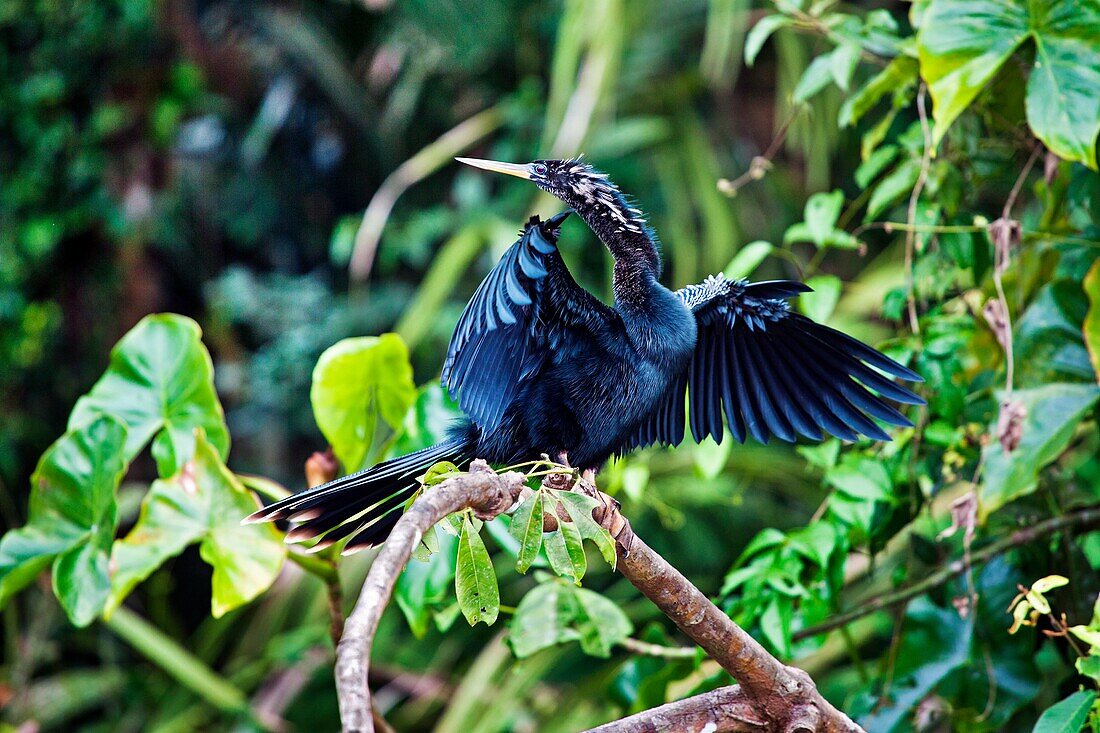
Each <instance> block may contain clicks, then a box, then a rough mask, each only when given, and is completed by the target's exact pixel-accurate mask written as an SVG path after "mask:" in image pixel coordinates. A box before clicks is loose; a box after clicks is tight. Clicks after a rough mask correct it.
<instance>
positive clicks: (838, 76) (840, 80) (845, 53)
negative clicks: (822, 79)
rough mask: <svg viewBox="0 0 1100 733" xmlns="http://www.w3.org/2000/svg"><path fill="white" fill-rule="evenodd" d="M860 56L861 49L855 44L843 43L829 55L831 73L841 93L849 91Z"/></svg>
mask: <svg viewBox="0 0 1100 733" xmlns="http://www.w3.org/2000/svg"><path fill="white" fill-rule="evenodd" d="M859 55H860V47H859V46H858V45H857V44H855V43H842V44H840V45H839V46H837V47H836V49H835V50H834V51H833V52H832V53H830V54H829V71H830V73H831V74H832V77H833V81H835V82H836V85H837V86H838V87H840V89H841V91H845V92H846V91H848V86H849V85H850V84H851V83H852V74H853V73H854V72H855V70H856V65H857V64H859Z"/></svg>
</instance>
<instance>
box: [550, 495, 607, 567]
mask: <svg viewBox="0 0 1100 733" xmlns="http://www.w3.org/2000/svg"><path fill="white" fill-rule="evenodd" d="M558 497H559V498H560V499H561V502H562V504H563V505H564V506H565V511H566V512H568V513H569V517H570V518H571V519H572V520H573V524H574V525H575V526H576V527H577V530H578V531H579V532H580V533H581V537H582V538H584V539H586V540H589V541H591V542H592V543H593V544H594V545H596V549H598V550H599V551H600V554H601V555H603V559H604V560H606V561H607V564H608V565H610V566H611V567H612V568H613V569H614V567H615V560H616V559H617V558H616V556H615V540H614V539H612V537H611V533H610V532H608V531H607V530H606V529H604V528H603V527H601V526H600V525H599V524H597V523H596V520H595V519H593V518H592V510H593V509H595V508H596V507H598V506H600V502H598V501H596V500H595V499H593V498H592V497H591V496H587V495H585V494H580V493H578V492H576V491H560V492H558Z"/></svg>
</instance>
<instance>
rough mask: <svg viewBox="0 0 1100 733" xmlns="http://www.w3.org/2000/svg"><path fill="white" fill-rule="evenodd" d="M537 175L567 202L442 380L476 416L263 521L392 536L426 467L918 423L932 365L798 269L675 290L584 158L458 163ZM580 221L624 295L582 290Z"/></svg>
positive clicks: (472, 314) (841, 433)
mask: <svg viewBox="0 0 1100 733" xmlns="http://www.w3.org/2000/svg"><path fill="white" fill-rule="evenodd" d="M458 160H459V161H461V162H463V163H466V164H467V165H472V166H475V167H477V168H483V169H485V170H490V171H496V172H498V173H505V174H508V175H512V176H518V177H520V178H524V179H526V180H529V181H531V182H532V183H534V184H535V185H536V186H538V187H539V188H541V189H543V190H544V191H547V192H549V193H551V194H553V195H554V196H556V197H557V198H559V199H561V200H562V201H563V202H565V204H567V205H568V206H569V207H570V209H569V210H567V211H566V212H564V213H561V214H558V215H557V216H554V217H551V218H550V219H548V220H546V221H541V220H540V219H539V218H538V217H532V218H531V220H530V221H528V222H527V224H526V226H525V227H524V228H523V231H522V232H521V233H520V237H519V240H518V241H517V242H516V243H515V244H513V245H512V246H511V248H509V249H508V251H507V252H505V253H504V256H503V257H501V259H500V261H499V262H498V263H497V265H496V266H495V267H494V268H493V270H492V271H491V272H490V273H489V274H488V276H487V277H486V278H485V280H484V281H483V282H482V283H481V285H480V286H479V287H478V289H477V291H476V292H475V293H474V295H473V298H472V299H471V300H470V302H469V304H468V305H467V306H466V310H465V312H464V313H463V314H462V317H461V318H460V319H459V321H458V325H457V326H456V327H455V331H454V335H453V336H452V338H451V343H450V347H449V349H448V351H447V357H446V360H445V361H444V364H443V373H442V382H443V384H444V386H446V388H447V389H448V390H449V391H450V393H451V394H452V396H454V397H455V398H456V399H457V401H458V404H459V406H460V407H461V409H462V411H463V413H465V416H466V417H465V419H464V420H462V421H461V422H460V424H458V425H456V426H454V427H453V428H452V429H451V431H450V434H449V435H450V437H449V439H448V440H446V441H445V442H443V443H440V444H439V445H436V446H433V447H431V448H426V449H424V450H422V451H418V452H416V453H411V454H409V455H406V456H401V457H399V458H394V459H392V460H389V461H385V462H384V463H380V464H378V465H377V466H375V467H373V468H369V469H367V470H365V471H361V472H359V473H356V474H352V475H350V476H345V477H343V478H339V479H336V480H335V481H331V482H329V483H327V484H324V485H322V486H318V487H317V488H314V489H310V490H308V491H305V492H302V493H300V494H296V495H294V496H291V497H288V498H287V499H284V500H282V501H280V502H278V503H275V504H272V505H271V506H268V507H266V508H264V509H262V510H260V511H258V512H256V513H255V514H253V515H252V516H251V517H250V518H249V520H251V521H265V520H275V519H288V520H290V521H291V523H293V524H294V525H296V526H295V527H294V528H293V529H292V530H291V531H290V533H289V535H288V540H292V541H293V540H304V539H310V538H320V540H319V543H318V545H316V547H327V546H329V545H331V544H333V543H335V542H338V541H340V540H343V539H345V538H349V537H350V539H349V541H348V543H347V545H346V548H345V552H347V551H350V550H355V549H361V548H363V547H368V546H371V545H376V544H379V543H381V542H383V541H384V540H385V539H386V536H387V535H388V534H389V532H390V530H391V529H392V528H393V525H394V524H395V523H396V522H397V519H398V517H399V516H400V511H401V508H402V506H403V505H404V503H405V501H406V500H407V499H408V497H409V496H410V495H411V493H412V492H413V491H414V490H415V489H416V488H417V486H418V485H419V484H418V480H417V477H418V476H420V475H421V474H422V473H424V471H425V470H426V469H428V468H429V467H430V466H432V465H433V464H435V463H437V462H440V461H451V462H453V463H455V464H456V465H459V466H461V465H463V464H464V463H466V462H468V461H470V460H472V459H473V458H484V459H486V460H488V461H490V462H495V463H502V464H503V463H519V462H521V461H527V460H532V459H537V458H538V457H539V456H541V455H543V454H546V455H549V456H551V457H553V458H554V459H555V460H557V461H558V462H560V463H564V464H566V465H568V466H571V467H575V468H577V469H579V470H581V471H583V472H585V473H586V474H587V475H588V477H589V478H591V476H592V475H593V474H594V472H595V471H596V470H597V469H598V468H599V467H600V466H601V465H602V464H603V463H604V462H605V461H607V460H608V458H610V457H611V456H613V455H616V454H623V453H626V452H629V451H632V450H634V449H636V448H641V447H643V446H647V445H652V444H661V445H677V444H679V443H680V442H681V441H682V440H683V439H684V435H685V430H686V429H687V427H690V430H691V434H692V436H693V437H694V438H695V439H696V440H702V439H704V438H706V437H708V436H711V437H713V438H714V439H715V440H718V441H720V440H722V437H723V434H724V430H725V429H727V428H728V430H729V432H730V433H731V434H732V435H733V437H734V438H735V439H737V440H738V441H742V442H743V441H744V440H745V438H746V437H747V436H749V435H751V436H753V437H754V438H755V439H757V440H759V441H761V442H764V443H766V442H767V441H768V440H769V438H771V437H772V436H775V437H777V438H780V439H782V440H785V441H795V440H797V439H798V436H800V435H801V436H804V437H805V438H807V439H810V440H821V439H822V438H823V437H824V436H825V435H826V434H832V435H835V436H838V437H840V438H842V439H844V440H856V439H858V437H859V436H860V435H865V436H867V437H870V438H874V439H877V440H889V435H887V433H886V432H885V431H884V430H883V429H882V427H880V426H879V425H878V424H877V423H875V421H874V420H872V419H871V418H877V419H878V420H880V421H882V422H883V423H886V424H889V425H896V426H911V424H912V423H910V422H909V420H908V419H906V417H905V416H904V415H902V414H901V413H900V412H899V411H898V410H897V409H895V408H894V407H892V406H891V405H890V404H888V402H887V400H892V401H895V402H900V403H905V404H913V405H915V404H923V400H921V398H919V397H918V396H917V395H915V394H913V393H912V392H911V391H909V390H908V389H905V388H904V387H901V386H899V385H898V384H897V383H895V382H894V381H893V379H892V378H900V379H903V380H909V381H921V377H920V376H919V375H917V374H916V373H915V372H913V371H911V370H910V369H908V368H906V367H904V366H902V365H901V364H899V363H897V362H896V361H894V360H892V359H890V358H888V357H886V356H884V355H883V354H881V353H879V352H878V351H876V350H875V349H873V348H871V347H870V346H867V345H866V344H863V343H861V342H860V341H857V340H856V339H854V338H852V337H850V336H847V335H845V334H843V333H841V332H839V331H836V330H834V329H832V328H829V327H828V326H824V325H821V324H819V323H815V322H814V321H812V320H810V319H809V318H807V317H806V316H803V315H801V314H799V313H796V312H794V311H792V310H791V309H790V307H789V306H788V299H789V298H793V297H795V296H798V295H799V294H800V293H805V292H808V291H809V290H810V288H809V287H807V286H806V285H804V284H802V283H800V282H796V281H793V280H773V281H769V282H756V283H750V282H746V281H744V280H729V279H727V278H726V277H724V276H723V275H721V274H719V275H712V276H711V277H708V278H707V279H706V280H704V281H703V282H702V283H699V284H698V285H689V286H687V287H685V288H682V289H680V290H676V291H673V290H669V289H668V288H666V287H665V286H664V285H662V284H661V283H660V275H661V254H660V249H659V247H658V243H657V239H656V236H655V235H654V233H653V231H652V229H650V228H649V227H648V226H647V225H646V221H645V219H644V218H643V216H642V213H641V212H640V211H639V210H638V209H636V208H633V207H632V205H631V204H630V203H629V202H628V201H627V199H626V198H625V197H624V196H623V194H622V193H621V192H620V191H619V189H618V188H616V186H615V185H614V184H613V183H612V182H611V181H610V180H608V178H607V176H606V175H605V174H603V173H600V172H598V171H596V170H594V169H593V168H592V167H591V166H589V165H587V164H585V163H582V162H581V161H580V160H538V161H535V162H533V163H528V164H524V165H517V164H512V163H498V162H494V161H487V160H473V159H467V158H459V159H458ZM574 212H575V213H576V214H577V215H578V216H580V217H581V218H582V219H583V220H584V221H585V223H586V224H588V226H589V227H590V228H591V229H592V231H593V232H595V234H596V235H597V236H598V237H599V239H600V240H601V241H602V242H603V243H604V245H605V246H606V247H607V248H608V250H610V252H611V254H612V255H613V256H614V258H615V268H614V294H615V303H614V306H608V305H605V304H604V303H602V302H601V301H600V300H599V299H597V298H596V297H595V296H593V295H592V294H591V293H589V292H588V291H586V290H584V289H583V288H581V287H580V286H579V285H577V283H576V281H575V280H574V279H573V277H572V276H571V275H570V273H569V270H568V269H567V268H566V266H565V263H564V262H563V261H562V258H561V255H560V254H559V252H558V249H557V241H558V236H559V233H560V227H561V224H562V222H563V221H564V220H565V219H566V217H567V216H569V215H570V214H571V213H574Z"/></svg>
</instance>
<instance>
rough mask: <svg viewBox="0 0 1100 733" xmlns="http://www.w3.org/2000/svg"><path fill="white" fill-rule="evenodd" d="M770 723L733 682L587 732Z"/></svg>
mask: <svg viewBox="0 0 1100 733" xmlns="http://www.w3.org/2000/svg"><path fill="white" fill-rule="evenodd" d="M766 727H767V724H766V723H765V722H764V721H763V720H761V719H760V716H759V714H758V713H757V712H756V710H755V706H754V705H753V700H752V698H751V697H749V696H748V695H747V694H746V693H745V691H744V690H742V689H741V688H740V687H739V686H737V685H732V686H730V687H719V688H718V689H717V690H711V691H710V692H704V693H703V694H702V695H696V696H694V697H689V698H687V699H684V700H677V701H676V702H670V703H668V704H667V705H661V706H659V707H655V708H653V709H651V710H645V711H643V712H640V713H637V714H636V715H631V716H630V717H628V718H623V719H622V720H615V721H612V722H610V723H604V724H603V725H600V726H597V727H595V728H592V729H591V730H589V731H586V733H661V732H662V731H670V730H691V731H696V730H698V731H703V730H706V731H712V732H713V733H758V731H761V730H764V729H765V728H766Z"/></svg>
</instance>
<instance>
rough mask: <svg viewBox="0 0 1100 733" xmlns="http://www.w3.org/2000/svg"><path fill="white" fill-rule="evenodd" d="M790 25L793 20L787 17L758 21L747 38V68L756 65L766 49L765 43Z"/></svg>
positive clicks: (766, 18) (773, 16)
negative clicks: (761, 53)
mask: <svg viewBox="0 0 1100 733" xmlns="http://www.w3.org/2000/svg"><path fill="white" fill-rule="evenodd" d="M790 24H791V19H790V18H788V17H787V16H785V15H765V16H764V17H763V18H761V19H760V20H759V21H757V23H756V25H754V26H753V27H752V30H750V31H749V32H748V35H746V36H745V66H749V67H751V66H752V65H753V64H754V63H756V57H757V55H759V53H760V49H761V48H763V47H764V42H765V41H767V40H768V38H770V37H771V35H772V34H773V33H775V32H776V31H777V30H779V29H780V28H782V27H784V26H787V25H790Z"/></svg>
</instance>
